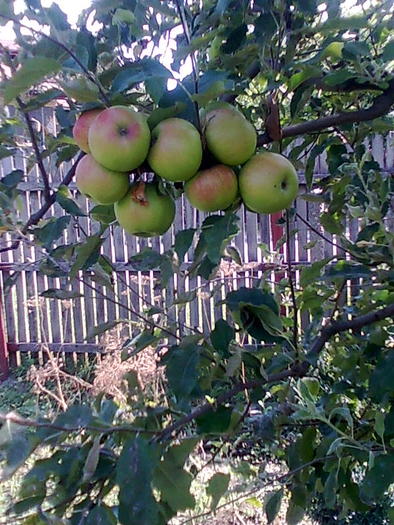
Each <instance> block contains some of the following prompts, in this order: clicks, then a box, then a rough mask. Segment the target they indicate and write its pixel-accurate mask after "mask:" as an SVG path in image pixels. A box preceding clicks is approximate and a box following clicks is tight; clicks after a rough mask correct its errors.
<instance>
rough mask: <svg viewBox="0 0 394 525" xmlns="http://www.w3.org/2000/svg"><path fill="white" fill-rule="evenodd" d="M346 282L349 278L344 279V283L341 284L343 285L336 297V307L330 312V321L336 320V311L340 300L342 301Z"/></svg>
mask: <svg viewBox="0 0 394 525" xmlns="http://www.w3.org/2000/svg"><path fill="white" fill-rule="evenodd" d="M346 283H347V279H344V280H343V282H342V284H341V286H340V287H339V290H338V292H337V295H336V297H335V303H334V307H333V309H332V312H331V314H330V318H329V319H330V323H332V322H333V321H334V316H335V314H336V312H337V310H338V307H339V301H340V299H341V297H342V292H343V290H344V288H345V286H346Z"/></svg>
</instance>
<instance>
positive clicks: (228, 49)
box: [221, 24, 248, 54]
mask: <svg viewBox="0 0 394 525" xmlns="http://www.w3.org/2000/svg"><path fill="white" fill-rule="evenodd" d="M247 31H248V26H247V25H246V24H241V25H239V26H238V27H236V28H235V29H233V30H232V31H231V32H230V34H229V35H228V36H227V39H226V42H225V43H224V44H223V45H222V47H221V49H222V51H223V53H226V54H231V53H234V51H237V49H238V48H239V47H240V46H241V45H242V44H243V43H244V41H245V39H246V33H247Z"/></svg>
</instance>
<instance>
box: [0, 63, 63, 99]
mask: <svg viewBox="0 0 394 525" xmlns="http://www.w3.org/2000/svg"><path fill="white" fill-rule="evenodd" d="M60 69H61V63H60V62H59V61H58V60H55V59H53V58H46V57H39V56H37V57H32V58H28V59H27V60H26V61H25V62H23V64H22V66H21V67H20V68H19V69H18V71H17V72H16V73H15V74H14V75H13V77H12V78H11V79H10V80H8V81H7V82H6V83H5V89H4V103H5V104H9V103H10V102H11V101H12V100H13V99H14V98H15V97H17V96H18V95H20V94H21V93H24V92H25V91H27V90H28V89H30V88H31V87H32V86H34V85H35V84H38V83H40V82H41V81H42V80H44V78H45V77H47V76H48V75H51V74H55V73H58V72H59V71H60Z"/></svg>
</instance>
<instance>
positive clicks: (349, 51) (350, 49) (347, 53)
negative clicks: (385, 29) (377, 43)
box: [342, 41, 370, 60]
mask: <svg viewBox="0 0 394 525" xmlns="http://www.w3.org/2000/svg"><path fill="white" fill-rule="evenodd" d="M342 54H343V56H344V58H350V59H352V60H359V58H360V57H361V56H363V57H364V56H368V55H369V54H370V50H369V46H368V44H367V43H366V42H361V41H359V42H355V41H353V42H346V43H345V45H344V46H343V51H342Z"/></svg>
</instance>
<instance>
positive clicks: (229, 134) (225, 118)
mask: <svg viewBox="0 0 394 525" xmlns="http://www.w3.org/2000/svg"><path fill="white" fill-rule="evenodd" d="M204 128H205V140H206V143H207V146H208V149H209V151H210V152H211V153H213V155H214V156H215V157H216V158H217V160H218V161H219V162H221V163H223V164H227V165H228V166H237V165H238V164H243V163H244V162H246V161H247V160H248V159H249V158H250V157H251V156H252V155H253V153H254V152H255V149H256V143H257V136H256V131H255V129H254V127H253V126H252V124H251V123H250V122H249V121H248V120H247V119H246V118H245V117H244V116H243V115H242V113H241V112H240V111H238V110H237V109H235V108H234V107H233V106H231V104H226V103H223V102H221V103H218V104H214V105H211V106H210V107H208V108H207V111H206V113H205V116H204Z"/></svg>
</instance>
